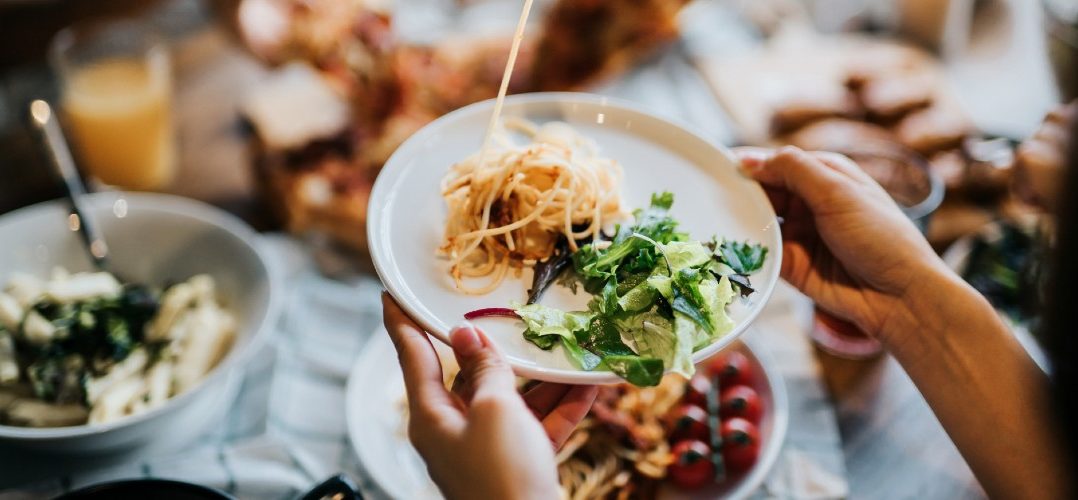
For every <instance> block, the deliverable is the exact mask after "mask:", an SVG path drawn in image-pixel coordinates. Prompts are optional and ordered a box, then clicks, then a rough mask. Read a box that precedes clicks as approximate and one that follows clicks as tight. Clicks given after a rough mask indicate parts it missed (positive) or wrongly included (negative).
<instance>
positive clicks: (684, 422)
mask: <svg viewBox="0 0 1078 500" xmlns="http://www.w3.org/2000/svg"><path fill="white" fill-rule="evenodd" d="M707 417H708V415H707V410H704V409H703V408H700V407H699V406H695V405H691V404H682V405H680V406H678V407H677V408H674V410H673V411H671V412H670V413H669V414H667V419H666V429H667V436H669V439H668V440H669V441H670V442H671V443H676V442H678V441H682V440H685V439H698V440H700V441H707V439H708V436H710V435H711V428H710V427H708V425H707Z"/></svg>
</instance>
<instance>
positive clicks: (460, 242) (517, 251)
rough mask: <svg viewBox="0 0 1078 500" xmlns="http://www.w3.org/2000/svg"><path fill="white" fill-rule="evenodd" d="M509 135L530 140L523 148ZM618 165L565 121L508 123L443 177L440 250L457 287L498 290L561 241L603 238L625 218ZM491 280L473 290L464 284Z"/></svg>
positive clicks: (480, 291)
mask: <svg viewBox="0 0 1078 500" xmlns="http://www.w3.org/2000/svg"><path fill="white" fill-rule="evenodd" d="M511 132H517V133H520V134H523V135H525V136H527V137H528V138H529V139H530V142H529V143H527V144H523V145H518V144H516V143H515V142H514V140H513V139H514V138H513V137H512V135H511ZM621 177H622V170H621V166H620V165H619V164H618V163H617V162H615V161H614V160H611V159H609V158H604V157H602V156H601V155H600V154H599V151H598V147H597V146H596V144H595V143H594V141H592V140H591V139H589V138H587V137H584V136H583V135H581V134H580V133H579V132H577V131H576V130H575V129H573V128H572V127H571V126H569V125H568V124H566V123H563V122H549V123H545V124H543V125H536V124H534V123H531V122H529V121H526V120H523V119H519V118H507V119H506V120H505V122H504V124H503V125H502V126H500V127H498V128H497V129H496V130H495V131H494V133H493V135H492V141H491V144H490V145H489V147H488V148H485V149H484V150H483V151H481V152H479V153H476V154H473V155H472V156H469V157H468V158H466V159H465V160H464V161H461V162H460V163H457V164H455V165H453V167H452V168H451V169H450V170H449V172H448V173H447V174H446V176H445V177H444V178H443V179H442V196H444V197H445V201H446V204H447V205H448V206H449V214H448V217H447V219H446V230H445V240H444V242H443V243H442V246H441V248H440V249H439V251H440V252H441V253H442V254H444V255H446V256H448V257H449V259H450V261H451V268H450V274H451V275H452V276H453V279H454V281H455V282H456V286H457V289H459V290H461V291H463V292H465V293H468V294H473V295H481V294H484V293H488V292H490V291H491V290H494V289H495V288H497V287H498V285H499V284H501V282H502V280H503V279H505V276H506V275H507V274H508V272H509V270H510V268H514V269H517V270H519V269H520V268H522V267H523V266H525V265H531V264H534V263H535V262H538V261H540V260H544V259H546V258H547V257H550V256H551V255H552V254H553V252H554V248H555V246H556V245H557V243H558V240H559V239H560V238H562V237H564V238H566V239H567V240H568V244H569V248H570V250H571V251H576V250H577V243H576V242H577V240H586V239H595V238H598V237H599V235H600V233H601V231H602V229H603V226H604V225H609V224H610V223H612V222H615V221H617V220H619V219H621V218H622V217H624V216H625V212H624V210H623V208H622V202H621ZM480 277H489V281H487V282H486V284H484V285H481V286H478V287H472V286H469V285H467V284H465V282H464V279H465V278H480Z"/></svg>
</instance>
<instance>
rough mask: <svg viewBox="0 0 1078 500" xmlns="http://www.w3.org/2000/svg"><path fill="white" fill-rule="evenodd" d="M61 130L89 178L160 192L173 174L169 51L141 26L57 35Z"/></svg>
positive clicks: (125, 23) (102, 25) (109, 25)
mask: <svg viewBox="0 0 1078 500" xmlns="http://www.w3.org/2000/svg"><path fill="white" fill-rule="evenodd" d="M49 58H50V62H51V64H52V66H53V68H54V70H55V71H56V73H57V75H58V76H59V79H60V90H61V94H62V99H61V104H62V106H61V107H62V108H63V112H64V114H63V117H64V118H65V119H66V123H65V125H66V126H67V127H68V128H69V129H70V135H71V137H72V139H73V142H74V146H75V150H76V153H77V158H78V160H79V163H80V165H82V167H83V168H84V169H85V170H86V172H87V173H89V174H90V175H92V176H93V177H95V178H96V179H98V180H100V181H102V182H104V183H106V184H112V185H116V186H118V187H121V188H127V189H144V190H153V189H160V188H162V187H165V186H166V185H167V184H168V183H169V182H170V181H171V180H172V178H173V176H174V175H175V170H176V143H175V132H174V128H173V123H172V113H171V104H170V102H171V100H172V99H171V97H172V76H171V73H172V72H171V67H170V61H169V54H168V48H167V47H166V46H165V44H164V42H163V40H162V39H161V37H159V36H158V35H157V33H156V32H155V31H154V30H153V29H152V28H150V27H149V26H148V25H147V24H145V23H143V22H140V21H136V20H117V21H107V22H94V23H88V24H79V25H75V26H72V27H69V28H66V29H64V30H63V31H61V32H60V33H58V34H57V35H56V37H55V38H54V39H53V41H52V45H51V47H50V49H49Z"/></svg>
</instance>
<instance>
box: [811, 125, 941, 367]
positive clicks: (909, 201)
mask: <svg viewBox="0 0 1078 500" xmlns="http://www.w3.org/2000/svg"><path fill="white" fill-rule="evenodd" d="M838 152H840V153H843V154H845V155H846V156H849V157H850V158H851V159H853V160H854V161H855V162H857V164H858V165H859V166H861V168H862V169H863V170H864V171H865V172H866V173H868V174H869V175H870V176H872V178H873V179H875V180H876V182H878V183H880V185H881V186H883V188H884V190H886V191H887V194H889V195H891V198H892V199H893V200H894V201H895V203H897V204H898V207H899V208H900V209H901V210H902V212H903V213H905V214H906V216H907V217H909V218H910V220H912V221H913V223H914V224H915V225H916V226H917V228H918V229H920V230H921V232H922V233H923V232H924V231H925V229H926V228H927V226H928V219H929V216H930V215H931V214H932V212H934V211H935V210H936V208H937V207H939V205H940V202H942V201H943V193H944V186H943V180H942V179H940V178H939V176H937V175H936V174H935V173H933V172H932V170H931V169H930V167H929V165H928V162H927V161H925V159H924V158H923V157H921V156H920V155H918V154H917V153H914V152H912V151H907V150H905V149H903V148H901V147H897V146H891V145H887V146H876V147H873V146H871V145H870V146H865V147H861V148H854V149H846V150H839V151H838ZM809 335H810V337H811V338H812V340H813V341H815V342H816V344H817V345H818V346H820V348H822V349H823V350H824V351H827V352H829V353H831V354H833V355H835V356H838V357H841V358H846V359H868V358H871V357H874V356H877V355H879V354H880V353H881V352H883V346H882V345H881V344H880V342H879V341H878V340H876V339H874V338H872V337H869V336H868V335H866V334H865V333H864V332H862V331H861V330H859V329H858V328H857V327H856V326H854V325H852V324H850V323H849V322H846V321H843V320H841V319H839V318H836V317H835V316H833V315H831V314H829V313H828V312H827V311H824V310H822V309H820V308H819V307H816V309H815V315H814V318H813V325H812V330H811V332H810V334H809Z"/></svg>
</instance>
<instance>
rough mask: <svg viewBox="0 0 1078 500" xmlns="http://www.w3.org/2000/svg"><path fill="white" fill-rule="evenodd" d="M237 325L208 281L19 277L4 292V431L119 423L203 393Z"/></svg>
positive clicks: (0, 366)
mask: <svg viewBox="0 0 1078 500" xmlns="http://www.w3.org/2000/svg"><path fill="white" fill-rule="evenodd" d="M235 324H236V320H235V317H233V316H232V314H231V313H230V312H228V310H227V309H226V308H224V307H223V306H222V303H221V301H220V300H219V298H218V296H217V292H216V283H215V282H214V279H213V278H212V277H211V276H209V275H205V274H201V275H196V276H193V277H191V278H190V279H188V280H187V281H184V282H180V283H176V284H173V285H171V286H169V287H167V288H165V289H163V290H158V289H155V288H153V287H149V286H146V285H143V284H137V283H125V284H121V283H120V281H119V280H118V279H117V278H116V277H115V276H113V275H112V274H110V273H107V272H84V273H74V274H71V273H69V272H68V271H67V270H66V269H64V268H62V267H58V268H56V269H54V270H53V272H52V276H51V278H50V279H49V280H47V281H46V280H42V279H40V278H38V277H36V276H33V275H29V274H23V273H16V274H14V275H12V277H11V279H10V280H9V282H8V283H7V285H6V286H5V287H4V288H3V291H0V423H3V424H7V425H17V426H27V427H60V426H67V425H81V424H86V423H89V424H101V423H107V422H113V421H116V420H118V419H120V418H122V417H125V416H128V415H135V414H138V413H142V412H145V411H147V410H150V409H153V408H156V407H159V406H161V405H163V404H164V403H165V402H166V401H168V399H169V398H171V397H173V396H175V395H177V394H182V393H183V392H186V391H188V390H190V389H191V388H192V387H194V386H195V385H196V384H197V383H198V382H199V381H200V380H202V378H203V377H204V376H205V375H206V374H207V373H209V371H210V370H211V369H212V368H213V367H214V366H215V365H216V364H217V362H218V361H220V359H221V358H222V357H223V356H224V354H225V353H226V352H227V351H228V349H229V347H230V346H231V344H232V337H233V335H234V333H235Z"/></svg>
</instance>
